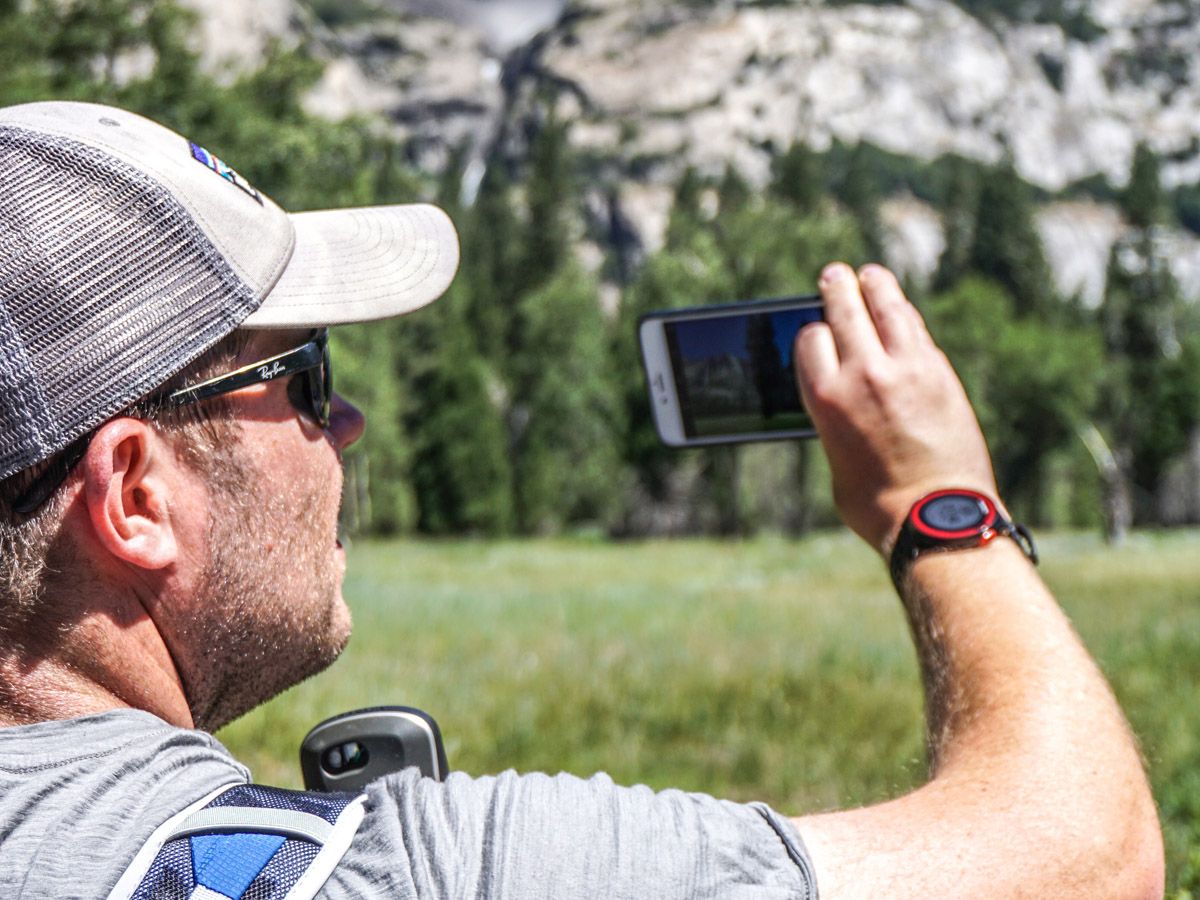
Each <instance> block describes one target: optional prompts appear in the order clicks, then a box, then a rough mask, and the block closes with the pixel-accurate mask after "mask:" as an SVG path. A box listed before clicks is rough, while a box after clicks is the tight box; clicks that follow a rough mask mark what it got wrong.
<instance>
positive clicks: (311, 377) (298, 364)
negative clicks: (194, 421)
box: [163, 328, 333, 428]
mask: <svg viewBox="0 0 1200 900" xmlns="http://www.w3.org/2000/svg"><path fill="white" fill-rule="evenodd" d="M291 375H296V376H299V377H297V378H293V379H292V380H291V381H289V382H288V387H287V394H288V400H290V401H291V404H292V406H294V407H295V408H296V410H297V411H298V412H300V413H302V414H304V415H306V416H308V417H309V418H310V419H312V420H313V421H314V422H316V423H317V424H318V425H320V426H321V427H322V428H328V427H329V405H330V402H331V401H332V399H333V371H332V369H331V368H330V365H329V331H328V329H324V328H323V329H321V330H320V331H318V332H317V333H316V334H315V335H313V339H312V340H311V341H309V342H308V343H307V344H303V345H301V346H299V347H296V348H295V349H292V350H285V351H284V352H283V353H280V354H279V355H277V356H271V357H268V358H267V359H260V360H259V361H258V362H252V363H250V365H248V366H242V367H241V368H240V369H235V370H234V371H232V372H226V373H225V374H224V375H218V376H216V377H215V378H210V379H208V381H202V382H200V383H199V384H193V385H192V386H191V387H186V388H181V389H180V390H178V391H173V392H172V393H170V394H168V395H167V396H166V397H164V398H163V402H164V403H165V404H166V405H167V406H169V407H180V406H188V405H189V404H192V403H199V402H200V401H201V400H208V399H210V398H212V397H218V396H220V395H221V394H230V393H232V392H233V391H240V390H241V389H242V388H245V387H250V385H252V384H260V383H262V382H264V381H275V380H276V379H279V378H287V377H288V376H291Z"/></svg>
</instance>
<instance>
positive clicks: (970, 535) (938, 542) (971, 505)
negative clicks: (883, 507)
mask: <svg viewBox="0 0 1200 900" xmlns="http://www.w3.org/2000/svg"><path fill="white" fill-rule="evenodd" d="M995 541H1002V542H1009V541H1011V542H1012V543H1015V544H1016V545H1017V546H1019V547H1020V549H1021V550H1022V551H1023V552H1024V554H1025V555H1026V557H1027V558H1028V559H1029V560H1030V561H1031V562H1033V563H1034V564H1035V565H1036V564H1037V559H1038V557H1037V548H1036V546H1035V545H1034V542H1033V537H1032V535H1030V533H1029V531H1028V529H1026V528H1025V526H1023V525H1021V524H1019V523H1015V522H1013V521H1011V520H1010V519H1009V517H1008V515H1007V512H1006V511H1005V509H1004V508H1003V507H1002V506H1001V505H1000V503H999V501H997V500H996V499H995V498H994V497H992V496H991V495H989V494H986V493H984V492H982V491H978V490H975V489H973V488H941V489H938V490H934V491H930V492H928V493H926V494H924V496H922V497H920V498H919V499H918V500H917V501H916V502H915V503H914V504H913V505H912V507H911V508H910V510H909V512H908V514H907V515H906V516H905V518H904V520H903V522H902V523H901V525H900V527H899V529H898V531H897V532H896V536H895V538H894V539H893V541H892V545H891V547H889V548H888V549H887V551H886V553H885V558H886V559H887V560H888V562H889V571H890V573H891V576H892V581H893V582H894V583H895V584H896V586H897V587H900V585H901V583H902V582H903V581H904V579H905V577H906V576H907V574H908V571H909V569H910V568H911V567H912V565H913V564H914V562H915V561H916V560H917V559H918V558H920V557H922V556H925V555H928V554H940V553H945V552H952V551H959V550H970V549H976V548H983V547H987V546H989V545H991V544H992V543H993V542H995Z"/></svg>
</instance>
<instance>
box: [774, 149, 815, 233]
mask: <svg viewBox="0 0 1200 900" xmlns="http://www.w3.org/2000/svg"><path fill="white" fill-rule="evenodd" d="M771 170H772V171H771V175H772V177H771V193H772V194H774V195H775V196H776V197H778V198H779V199H780V200H783V201H784V202H786V203H788V204H790V205H791V206H792V207H793V208H794V209H795V210H796V211H797V212H799V213H801V214H805V215H806V214H809V213H815V212H818V211H819V210H820V206H821V200H822V198H823V197H824V196H825V172H824V167H823V165H822V163H821V157H820V156H819V155H818V154H817V153H815V152H814V151H813V150H812V149H811V148H810V147H809V146H808V145H807V144H805V143H804V142H802V141H795V142H794V143H793V144H792V145H791V146H790V147H788V149H787V150H786V151H785V152H784V153H783V154H782V155H780V156H777V157H776V158H775V159H774V160H773V161H772V166H771Z"/></svg>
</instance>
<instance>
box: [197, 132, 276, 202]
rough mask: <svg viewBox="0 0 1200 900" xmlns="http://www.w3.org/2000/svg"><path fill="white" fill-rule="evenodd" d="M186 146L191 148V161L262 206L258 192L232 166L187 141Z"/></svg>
mask: <svg viewBox="0 0 1200 900" xmlns="http://www.w3.org/2000/svg"><path fill="white" fill-rule="evenodd" d="M188 146H189V147H191V148H192V159H194V160H196V162H198V163H202V164H203V165H205V166H207V167H208V168H210V169H212V170H213V171H214V172H216V173H217V174H218V175H220V176H221V177H222V178H224V179H225V180H226V181H228V182H229V183H230V184H233V185H236V186H237V187H238V188H240V189H241V190H243V191H244V192H245V193H247V194H249V195H250V196H251V197H253V198H254V200H255V201H256V202H257V203H258V204H259V205H260V206H261V205H262V197H260V196H259V195H258V191H256V190H255V189H254V187H253V186H252V185H251V184H250V182H248V181H247V180H246V179H245V178H243V177H242V176H241V175H239V174H238V173H237V171H236V170H235V169H234V168H233V167H232V166H229V165H226V164H225V162H224V161H222V160H221V159H219V158H217V157H216V156H213V155H212V154H211V153H209V152H208V151H207V150H205V149H204V148H203V147H201V146H200V145H199V144H194V143H192V142H191V141H188Z"/></svg>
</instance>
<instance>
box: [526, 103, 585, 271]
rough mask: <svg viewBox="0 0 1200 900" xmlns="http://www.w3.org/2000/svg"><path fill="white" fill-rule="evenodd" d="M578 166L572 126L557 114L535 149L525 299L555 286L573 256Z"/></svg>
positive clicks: (533, 145) (529, 190)
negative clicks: (572, 145) (571, 138)
mask: <svg viewBox="0 0 1200 900" xmlns="http://www.w3.org/2000/svg"><path fill="white" fill-rule="evenodd" d="M572 164H573V161H572V157H571V153H570V147H569V142H568V134H567V126H566V125H564V124H562V123H560V122H559V121H558V120H557V119H556V118H555V117H554V115H553V114H551V115H550V116H549V117H548V118H547V119H546V121H544V122H543V123H542V124H541V126H540V127H539V129H538V131H537V134H536V135H535V136H534V138H533V141H532V143H531V145H530V148H529V177H528V180H527V191H526V207H527V210H528V219H527V223H526V227H525V231H524V239H523V240H522V254H521V261H520V270H519V279H520V280H519V286H520V293H521V295H527V294H528V293H529V292H531V291H534V290H537V289H538V288H539V287H541V286H542V285H543V284H545V283H546V282H547V281H549V280H550V278H551V277H552V276H553V275H554V274H555V273H556V272H557V271H558V270H559V268H560V267H561V266H562V265H563V264H564V263H565V262H566V261H567V258H568V256H569V254H570V239H571V220H572V213H573V210H572V207H571V204H572V203H573V201H574V199H575V188H574V183H573V182H574V179H573V177H572V171H571V168H572Z"/></svg>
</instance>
